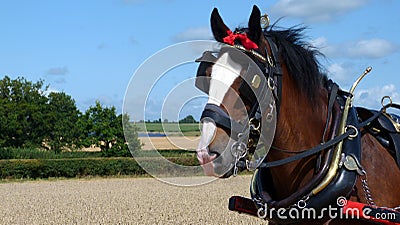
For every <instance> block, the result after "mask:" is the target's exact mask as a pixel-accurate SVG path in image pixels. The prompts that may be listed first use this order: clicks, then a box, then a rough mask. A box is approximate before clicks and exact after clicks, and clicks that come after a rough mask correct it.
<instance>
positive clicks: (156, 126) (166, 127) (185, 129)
mask: <svg viewBox="0 0 400 225" xmlns="http://www.w3.org/2000/svg"><path fill="white" fill-rule="evenodd" d="M135 126H136V127H137V128H139V132H156V133H166V134H169V135H172V134H173V135H178V136H181V135H183V136H199V135H200V127H199V124H198V123H176V122H170V123H143V122H139V123H135Z"/></svg>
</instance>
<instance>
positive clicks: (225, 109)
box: [196, 6, 276, 177]
mask: <svg viewBox="0 0 400 225" xmlns="http://www.w3.org/2000/svg"><path fill="white" fill-rule="evenodd" d="M260 18H261V15H260V10H259V9H258V8H257V7H256V6H254V7H253V11H252V13H251V15H250V19H249V23H248V29H241V30H236V31H235V32H232V31H231V30H230V29H229V28H228V27H227V26H226V25H225V23H224V22H223V20H222V18H221V16H220V15H219V13H218V10H217V9H214V10H213V12H212V15H211V28H212V32H213V35H214V38H215V39H216V40H217V41H218V42H221V43H225V44H226V45H223V46H222V47H221V49H220V51H219V52H218V55H217V56H214V55H213V54H212V53H211V52H205V53H204V54H203V57H202V58H200V59H199V60H198V61H200V62H201V64H200V66H199V69H198V74H197V81H196V86H197V87H198V88H199V89H201V90H202V91H204V92H206V93H207V94H208V96H209V98H208V102H207V105H206V107H205V109H204V111H203V114H202V119H201V123H202V129H201V130H202V135H201V137H200V142H199V145H198V148H197V158H198V160H199V162H200V164H201V165H202V167H203V169H204V172H205V174H206V175H212V176H218V177H229V176H231V175H232V174H236V173H237V170H238V167H240V166H238V165H239V164H240V165H242V167H245V166H247V167H248V166H249V162H250V161H249V160H246V159H248V158H249V157H253V159H255V161H256V162H253V163H256V164H257V163H259V162H260V161H261V160H262V157H263V156H265V154H262V153H261V154H260V152H259V153H258V154H257V152H256V150H258V149H257V143H258V141H259V139H260V137H261V140H262V141H263V146H264V148H263V151H265V149H267V150H268V149H269V146H270V144H271V142H272V137H273V136H274V130H275V123H276V119H275V118H276V112H275V111H276V110H275V102H274V98H273V93H272V91H273V89H274V87H273V86H274V85H273V83H274V81H273V79H272V78H269V77H266V76H265V73H266V72H265V71H266V70H267V69H268V68H267V67H266V63H267V61H268V60H267V59H266V58H265V57H266V56H265V52H262V51H260V50H261V49H262V50H263V51H265V50H266V49H267V48H266V45H265V39H264V36H263V35H262V28H261V23H260ZM263 118H267V119H263ZM261 124H262V125H263V126H262V128H263V129H261ZM255 152H256V153H255ZM249 153H252V156H250V154H249ZM246 157H247V158H246Z"/></svg>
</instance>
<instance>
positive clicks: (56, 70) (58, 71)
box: [46, 66, 69, 75]
mask: <svg viewBox="0 0 400 225" xmlns="http://www.w3.org/2000/svg"><path fill="white" fill-rule="evenodd" d="M68 72H69V70H68V68H67V67H66V66H62V67H52V68H50V69H48V70H47V71H46V74H47V75H66V74H67V73H68Z"/></svg>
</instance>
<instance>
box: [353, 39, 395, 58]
mask: <svg viewBox="0 0 400 225" xmlns="http://www.w3.org/2000/svg"><path fill="white" fill-rule="evenodd" d="M397 50H398V46H396V45H395V44H393V43H391V42H389V41H387V40H384V39H377V38H376V39H369V40H361V41H359V42H357V43H355V45H354V46H353V47H350V48H349V49H348V55H349V56H351V57H366V58H382V57H385V56H387V55H390V54H392V53H394V52H396V51H397Z"/></svg>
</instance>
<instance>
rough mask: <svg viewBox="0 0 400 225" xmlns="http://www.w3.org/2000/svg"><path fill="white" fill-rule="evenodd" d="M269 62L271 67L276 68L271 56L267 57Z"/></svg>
mask: <svg viewBox="0 0 400 225" xmlns="http://www.w3.org/2000/svg"><path fill="white" fill-rule="evenodd" d="M267 60H268V64H269V65H270V66H271V67H275V63H274V60H272V57H271V56H270V55H267Z"/></svg>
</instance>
